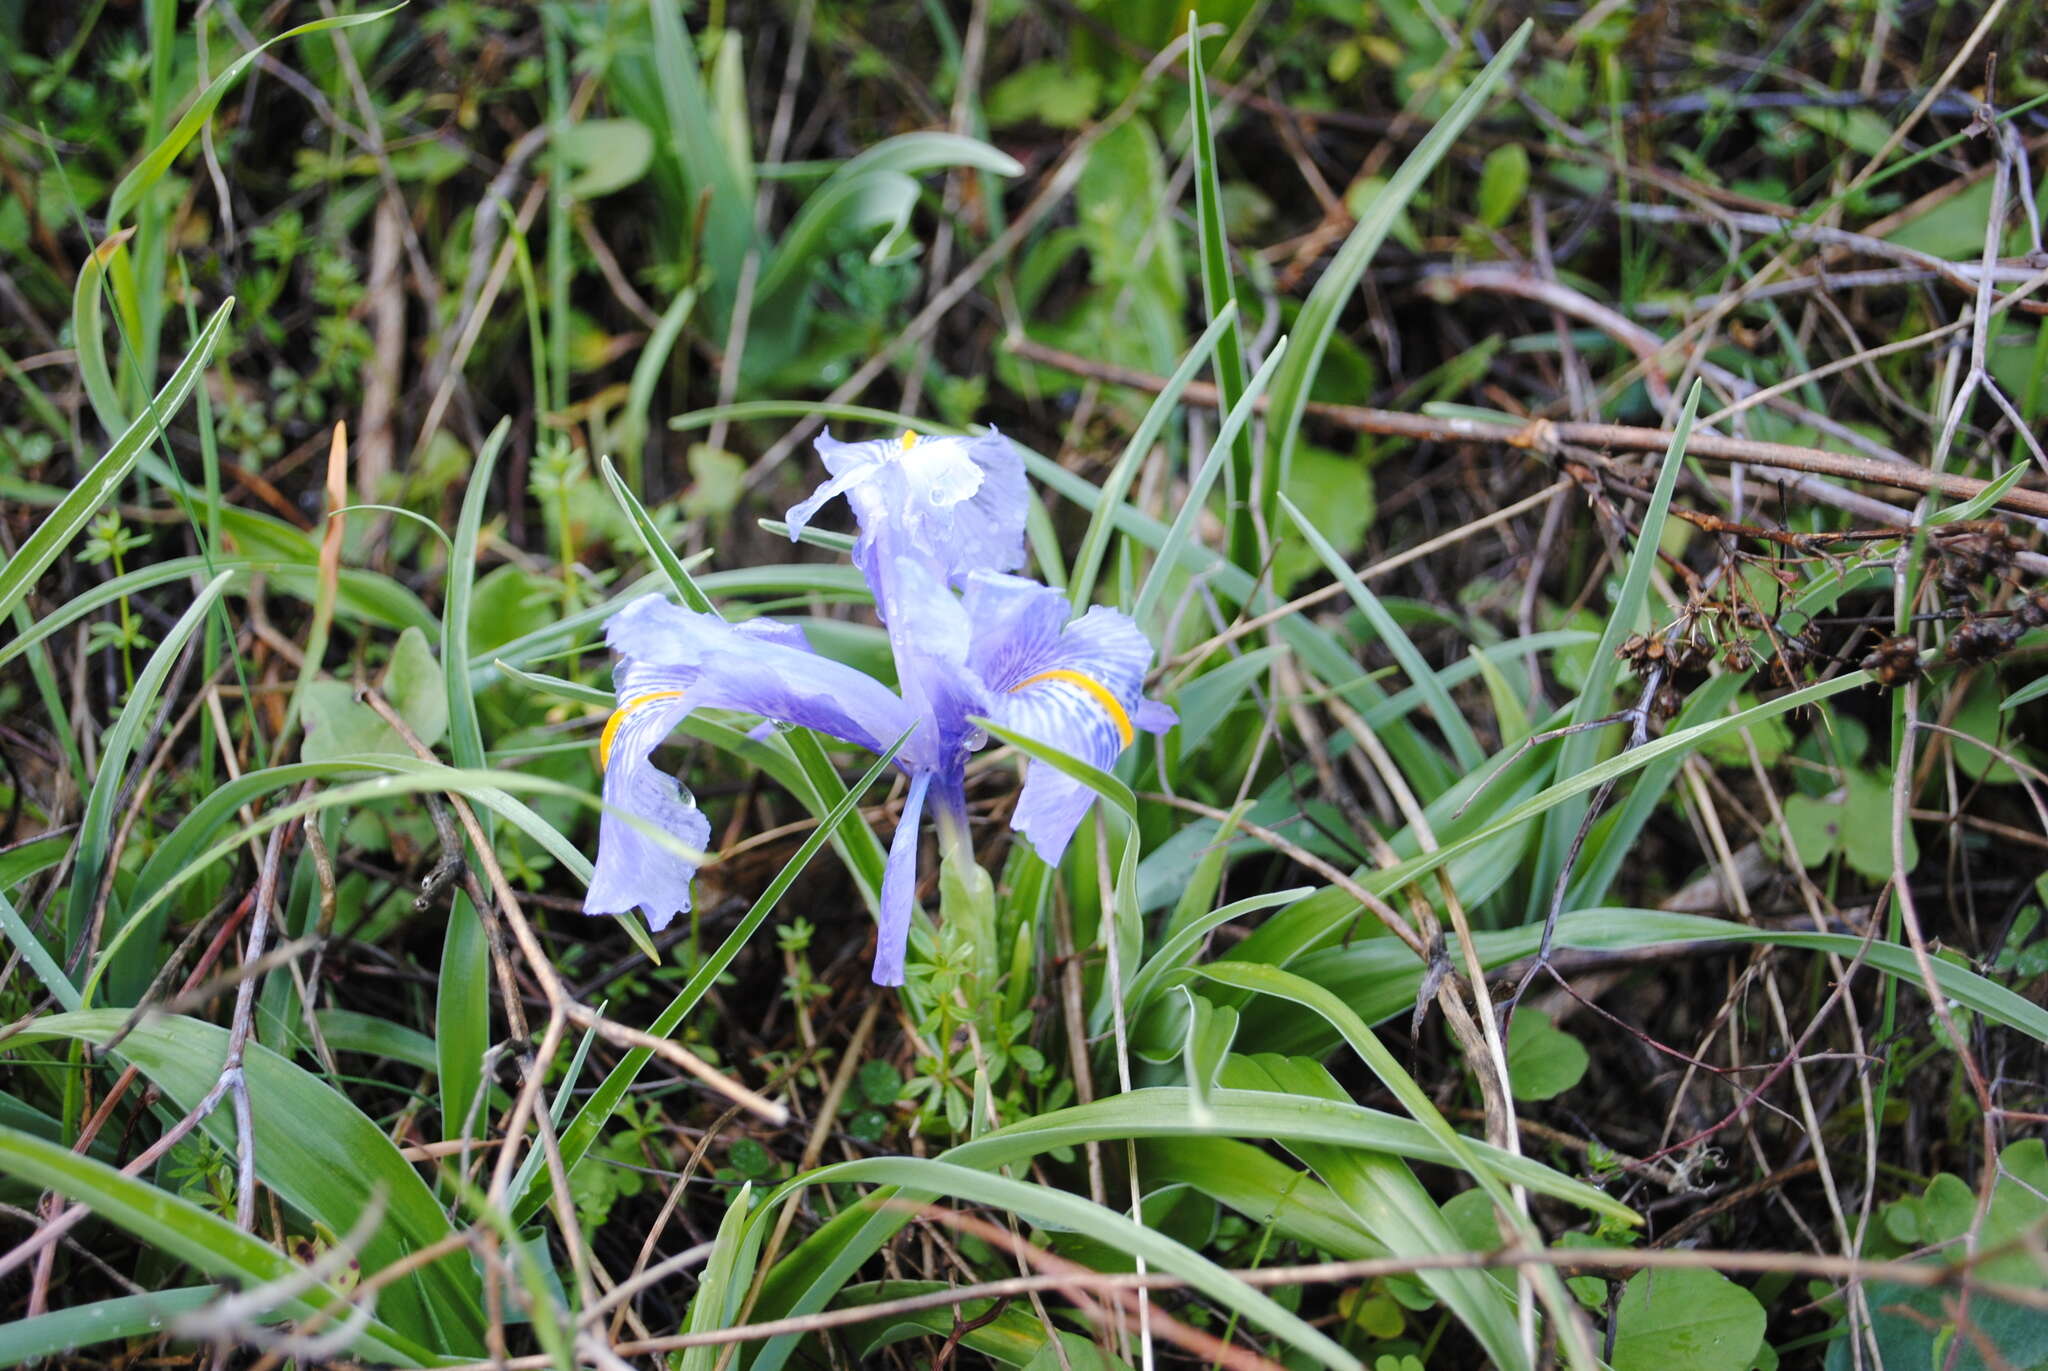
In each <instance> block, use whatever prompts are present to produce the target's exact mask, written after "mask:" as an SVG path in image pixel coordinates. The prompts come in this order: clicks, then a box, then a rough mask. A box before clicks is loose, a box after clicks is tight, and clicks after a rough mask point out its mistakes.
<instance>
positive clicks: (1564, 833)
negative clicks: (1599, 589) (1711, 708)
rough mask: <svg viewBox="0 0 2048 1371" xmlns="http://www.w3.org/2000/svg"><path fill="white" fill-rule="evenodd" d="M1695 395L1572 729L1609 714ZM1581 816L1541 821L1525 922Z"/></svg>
mask: <svg viewBox="0 0 2048 1371" xmlns="http://www.w3.org/2000/svg"><path fill="white" fill-rule="evenodd" d="M1700 394H1701V385H1700V383H1699V382H1698V381H1695V382H1693V387H1692V392H1691V393H1690V394H1689V395H1687V396H1686V397H1685V409H1684V411H1683V412H1682V413H1680V414H1679V416H1678V426H1677V427H1676V428H1674V429H1673V430H1672V433H1671V446H1670V447H1669V448H1667V449H1665V452H1664V465H1663V466H1662V468H1661V469H1660V470H1659V471H1658V474H1657V488H1656V490H1655V491H1654V492H1652V494H1651V496H1650V504H1649V507H1648V508H1647V509H1645V510H1644V511H1643V524H1642V533H1641V534H1640V535H1639V536H1638V537H1637V538H1636V547H1635V552H1634V553H1633V554H1632V555H1631V556H1630V557H1629V559H1628V570H1627V571H1626V573H1625V574H1624V575H1623V576H1622V581H1621V591H1620V593H1619V594H1618V595H1617V596H1616V597H1615V602H1614V604H1613V605H1612V606H1611V607H1610V608H1609V610H1608V615H1607V627H1606V628H1605V629H1604V630H1603V631H1602V632H1601V635H1600V645H1599V646H1598V647H1596V648H1594V649H1593V662H1592V665H1591V666H1590V667H1588V668H1587V671H1586V682H1585V685H1584V686H1583V688H1581V690H1580V691H1579V698H1578V700H1577V701H1576V702H1575V703H1574V704H1573V705H1572V713H1571V722H1572V723H1574V724H1588V723H1591V722H1592V721H1593V720H1595V719H1598V718H1601V717H1603V716H1604V715H1606V714H1608V713H1610V712H1611V711H1612V709H1613V705H1614V683H1615V681H1616V679H1617V678H1618V677H1619V675H1620V672H1621V659H1620V657H1619V656H1618V655H1617V653H1618V652H1619V650H1620V648H1621V644H1622V642H1623V640H1625V639H1626V638H1627V637H1628V635H1629V634H1631V633H1634V632H1636V631H1637V629H1638V626H1639V625H1640V624H1641V622H1642V620H1643V618H1644V616H1645V615H1646V614H1647V613H1648V610H1649V601H1650V574H1651V572H1653V571H1654V570H1656V566H1657V557H1658V553H1659V551H1660V549H1661V548H1662V546H1663V538H1664V521H1665V519H1666V518H1668V517H1669V515H1670V511H1671V494H1672V492H1673V491H1674V490H1676V489H1677V488H1678V474H1679V472H1680V471H1681V470H1682V469H1683V468H1684V465H1685V460H1684V459H1685V445H1686V442H1687V440H1688V439H1690V438H1691V437H1692V423H1693V416H1694V415H1695V414H1697V413H1698V412H1699V403H1700ZM1617 727H1619V725H1617ZM1599 746H1600V737H1599V735H1598V734H1597V733H1594V732H1584V733H1576V734H1573V735H1571V736H1569V737H1566V738H1565V739H1563V740H1562V741H1561V742H1560V743H1559V745H1558V749H1557V772H1556V774H1557V775H1559V776H1570V775H1572V774H1573V773H1574V772H1577V771H1581V770H1583V769H1584V768H1585V767H1586V766H1587V765H1588V764H1589V763H1590V762H1591V761H1592V759H1593V756H1594V754H1595V752H1596V751H1597V750H1598V749H1599ZM1585 816H1586V806H1585V804H1584V803H1581V802H1579V801H1577V800H1576V799H1574V801H1573V802H1572V803H1570V804H1566V805H1563V806H1561V807H1559V808H1558V809H1556V810H1555V811H1553V812H1552V813H1551V814H1550V815H1549V816H1548V817H1547V818H1545V819H1544V821H1543V835H1542V837H1541V839H1540V840H1539V842H1538V845H1537V849H1536V868H1535V871H1534V873H1533V876H1532V878H1531V881H1530V886H1529V917H1530V918H1531V919H1541V918H1543V917H1544V916H1545V914H1546V913H1547V912H1548V910H1549V908H1550V898H1551V890H1552V887H1553V886H1555V885H1556V884H1557V877H1558V873H1559V872H1560V871H1561V870H1563V868H1564V860H1565V854H1566V853H1567V852H1568V851H1569V850H1570V848H1571V844H1572V838H1573V837H1574V835H1576V834H1577V832H1578V830H1579V825H1580V823H1581V822H1582V821H1583V820H1584V819H1585Z"/></svg>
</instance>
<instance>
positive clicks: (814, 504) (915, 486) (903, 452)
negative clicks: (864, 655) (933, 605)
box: [788, 430, 1031, 619]
mask: <svg viewBox="0 0 2048 1371" xmlns="http://www.w3.org/2000/svg"><path fill="white" fill-rule="evenodd" d="M817 447H818V454H819V456H821V457H823V458H824V460H825V468H826V470H828V471H829V472H831V473H832V479H831V480H829V481H827V482H825V483H824V484H823V485H821V486H819V487H818V489H817V490H816V491H814V492H813V493H812V494H811V497H810V498H809V499H807V500H805V501H803V502H802V503H801V504H799V505H797V506H795V507H794V508H792V509H791V510H790V511H789V514H788V523H789V531H790V536H791V537H792V538H794V537H796V536H797V535H798V534H799V533H801V532H802V531H803V528H804V526H805V525H806V524H808V523H809V521H810V520H811V518H812V516H813V515H815V514H816V513H817V512H818V510H819V508H820V507H821V506H823V505H824V504H825V503H826V502H828V501H830V500H832V499H834V498H835V497H837V496H840V495H844V496H845V497H846V499H847V503H849V504H850V505H852V506H853V513H854V518H855V519H856V520H857V521H858V522H859V524H860V536H859V537H858V538H856V539H855V541H854V549H853V560H854V564H855V565H856V566H858V567H860V569H861V570H862V571H863V572H864V573H866V575H867V577H868V580H869V582H870V583H871V584H873V583H876V582H877V581H878V579H879V578H878V576H877V572H878V570H879V569H881V568H883V567H884V566H885V565H886V562H887V560H888V559H890V558H893V557H900V556H912V557H915V558H917V559H918V560H919V561H920V562H922V563H924V564H925V565H926V566H928V567H931V568H932V569H933V571H934V572H935V573H936V574H937V575H938V576H939V578H940V579H941V580H944V581H947V582H949V583H951V584H954V585H958V584H959V583H960V581H961V579H962V578H963V577H964V576H966V575H967V574H968V573H969V572H971V571H976V570H982V571H1012V570H1015V569H1016V568H1017V567H1020V566H1022V565H1024V515H1025V510H1026V509H1027V508H1028V506H1029V504H1030V499H1031V494H1030V488H1029V486H1028V485H1027V484H1026V482H1025V479H1024V459H1023V458H1022V457H1021V456H1019V455H1018V453H1017V450H1016V448H1014V447H1012V446H1011V445H1010V442H1009V440H1008V439H1006V438H1004V437H1002V436H1001V435H1000V434H998V433H996V432H994V431H993V430H991V431H989V432H988V433H985V434H981V435H979V436H977V437H972V438H955V437H934V438H921V437H919V436H918V435H916V434H914V433H905V434H903V435H902V437H900V438H894V439H888V438H884V439H876V440H874V441H871V442H866V443H841V442H838V441H837V440H835V439H834V438H833V437H832V436H831V435H830V434H824V435H822V436H820V437H819V439H818V441H817ZM876 589H877V596H876V600H877V604H878V606H879V607H880V609H881V612H882V617H883V618H884V619H887V618H888V616H889V614H890V606H889V605H888V604H887V603H886V600H887V596H886V594H884V593H883V587H881V586H880V585H877V587H876Z"/></svg>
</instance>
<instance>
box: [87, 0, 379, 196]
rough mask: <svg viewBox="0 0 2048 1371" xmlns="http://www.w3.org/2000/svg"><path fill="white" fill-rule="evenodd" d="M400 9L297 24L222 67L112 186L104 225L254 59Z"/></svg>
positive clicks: (150, 180)
mask: <svg viewBox="0 0 2048 1371" xmlns="http://www.w3.org/2000/svg"><path fill="white" fill-rule="evenodd" d="M401 8H403V6H398V5H394V6H392V7H391V8H390V9H382V10H375V11H372V12H371V13H368V14H345V15H336V16H333V17H331V18H327V19H315V20H313V21H312V22H311V23H307V24H300V25H299V26H298V27H297V28H290V29H286V30H285V31H284V32H283V33H280V34H277V35H276V36H275V37H272V38H268V39H265V40H264V41H263V42H261V43H259V44H257V45H256V46H255V47H253V48H251V49H249V50H248V51H247V52H245V53H243V54H242V55H241V56H240V57H238V58H236V59H235V60H234V61H232V62H230V63H228V64H227V65H226V66H225V67H222V68H221V70H220V75H218V76H216V77H214V78H213V80H211V81H209V82H208V83H207V85H206V89H205V90H203V91H201V92H199V98H198V99H196V100H194V101H193V102H192V104H191V106H190V107H189V108H187V109H186V111H185V113H184V115H183V116H182V117H181V118H180V119H179V120H178V122H177V123H176V124H174V125H172V126H171V130H170V132H169V133H167V134H165V135H164V137H163V139H162V141H160V142H159V143H158V144H157V145H156V146H155V147H153V148H151V149H150V150H149V152H148V153H147V154H145V155H144V157H143V159H142V160H141V161H140V162H138V163H136V164H135V168H134V169H133V170H132V171H130V172H129V173H128V174H127V175H126V176H124V177H122V178H121V183H120V184H119V185H117V186H115V187H114V196H113V199H112V200H111V201H110V202H109V203H108V205H107V222H108V223H110V224H118V223H120V222H121V221H122V220H123V219H126V218H127V217H128V212H129V211H130V210H132V209H134V208H135V205H136V202H137V201H139V200H140V199H141V198H142V197H143V196H144V195H146V194H148V193H149V190H150V188H151V187H152V186H154V185H155V184H156V183H157V182H158V181H160V180H161V179H163V176H164V173H166V172H168V171H169V170H170V169H171V164H172V163H173V162H175V161H177V159H178V154H179V153H181V152H183V151H184V150H185V148H186V145H187V144H189V143H190V142H191V141H192V140H193V139H194V138H196V137H198V136H199V129H200V127H201V126H202V125H203V124H205V122H206V121H207V120H208V119H210V118H212V117H213V112H214V110H215V109H216V108H218V107H219V105H220V102H221V100H222V99H223V98H224V97H225V96H226V95H227V93H228V91H229V89H230V88H231V87H233V86H234V84H235V82H237V81H239V80H241V79H242V73H244V72H246V71H247V70H249V68H250V67H252V66H254V65H255V63H256V59H257V58H259V57H261V56H262V55H263V53H264V52H265V50H267V49H269V48H271V47H273V46H275V45H276V44H279V43H282V42H284V41H285V40H286V39H288V38H303V37H304V36H305V35H307V34H309V33H323V32H326V31H327V30H330V29H347V28H354V27H355V26H356V25H358V24H374V23H376V22H377V21H378V20H379V19H383V18H386V17H388V16H390V15H393V14H396V13H397V12H398V11H399V10H400V9H401Z"/></svg>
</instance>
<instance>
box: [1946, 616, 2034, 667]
mask: <svg viewBox="0 0 2048 1371" xmlns="http://www.w3.org/2000/svg"><path fill="white" fill-rule="evenodd" d="M2024 631H2025V630H2024V629H2022V628H2021V626H2020V625H2019V624H2016V623H2009V622H2008V623H2000V622H1997V621H1995V620H1991V619H1965V620H1963V622H1962V623H1961V624H1960V625H1959V626H1958V627H1957V628H1956V631H1955V632H1954V633H1951V634H1950V635H1949V637H1948V655H1949V657H1950V658H1952V659H1953V660H1955V661H1958V662H1964V663H1968V664H1969V665H1972V666H1975V665H1978V664H1980V663H1983V662H1988V661H1991V660H1992V659H1993V658H1995V657H1997V656H1998V655H1999V654H2000V653H2002V652H2004V651H2005V650H2006V649H2007V648H2009V647H2011V646H2012V645H2013V643H2014V642H2016V641H2017V640H2018V639H2019V636H2020V634H2021V633H2022V632H2024Z"/></svg>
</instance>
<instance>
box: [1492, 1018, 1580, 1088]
mask: <svg viewBox="0 0 2048 1371" xmlns="http://www.w3.org/2000/svg"><path fill="white" fill-rule="evenodd" d="M1507 1048H1508V1086H1509V1088H1510V1089H1511V1090H1512V1091H1513V1092H1514V1096H1515V1098H1516V1099H1518V1100H1548V1099H1552V1098H1555V1097H1556V1096H1558V1095H1562V1094H1563V1093H1564V1092H1565V1091H1567V1090H1569V1089H1571V1088H1572V1087H1573V1086H1575V1085H1577V1084H1578V1083H1579V1080H1580V1078H1582V1077H1583V1076H1584V1075H1585V1074H1586V1063H1587V1060H1588V1058H1587V1056H1586V1049H1585V1047H1584V1046H1583V1045H1582V1044H1581V1043H1580V1042H1579V1040H1578V1039H1577V1038H1574V1037H1573V1036H1572V1035H1571V1034H1569V1033H1567V1032H1565V1031H1564V1030H1563V1029H1561V1028H1559V1027H1558V1026H1557V1025H1556V1024H1554V1023H1552V1022H1551V1021H1550V1018H1549V1016H1548V1015H1546V1014H1544V1013H1542V1012H1541V1011H1539V1010H1535V1009H1518V1010H1516V1011H1515V1018H1514V1022H1513V1023H1512V1024H1511V1025H1510V1026H1509V1028H1508V1042H1507Z"/></svg>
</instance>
